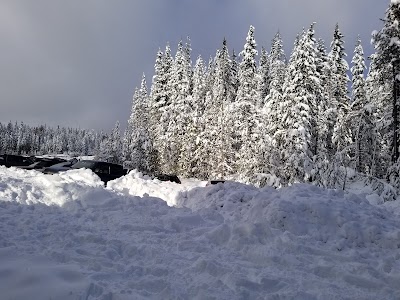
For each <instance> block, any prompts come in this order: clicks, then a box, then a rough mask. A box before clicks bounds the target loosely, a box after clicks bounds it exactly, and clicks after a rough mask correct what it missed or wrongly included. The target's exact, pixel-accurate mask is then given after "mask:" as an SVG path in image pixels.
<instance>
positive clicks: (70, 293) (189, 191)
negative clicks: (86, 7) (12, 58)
mask: <svg viewBox="0 0 400 300" xmlns="http://www.w3.org/2000/svg"><path fill="white" fill-rule="evenodd" d="M369 196H371V195H369ZM398 202H399V201H396V202H392V203H388V204H383V205H374V204H370V203H369V202H368V201H367V197H366V196H365V195H358V196H357V195H354V194H344V193H343V192H340V191H332V190H323V189H320V188H317V187H313V186H310V185H305V184H303V185H296V186H292V187H289V188H284V189H281V190H275V189H273V188H264V189H257V188H254V187H251V186H246V185H243V184H239V183H227V184H218V185H216V186H207V187H206V186H205V182H199V181H188V180H186V181H184V182H183V184H182V185H178V184H175V183H169V182H160V181H158V180H150V179H148V178H146V177H143V176H141V174H139V173H135V172H131V173H130V174H128V175H127V176H125V177H122V178H120V179H117V180H115V181H113V182H110V183H109V184H108V186H107V188H104V187H103V184H102V182H100V181H99V179H98V177H97V176H96V175H94V174H93V173H92V172H91V171H89V170H72V171H68V172H65V173H61V174H58V175H43V174H41V173H39V172H36V171H25V170H20V169H16V168H10V169H6V168H4V167H0V299H1V300H8V299H13V300H19V299H33V300H35V299H40V300H41V299H61V300H63V299H74V300H75V299H104V300H105V299H108V300H110V299H304V300H311V299H324V300H326V299H328V300H329V299H352V300H354V299H374V300H375V299H382V300H390V299H400V218H399V217H400V204H399V203H398Z"/></svg>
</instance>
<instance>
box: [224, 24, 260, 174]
mask: <svg viewBox="0 0 400 300" xmlns="http://www.w3.org/2000/svg"><path fill="white" fill-rule="evenodd" d="M256 47H257V44H256V41H255V39H254V27H253V26H250V29H249V32H248V34H247V38H246V43H245V45H244V49H243V51H242V52H241V53H240V55H241V56H242V61H241V62H240V64H239V87H238V92H237V96H236V100H235V101H234V102H232V103H231V105H230V107H229V110H228V112H227V115H228V116H229V119H228V120H227V124H228V129H229V132H228V135H229V136H230V138H232V139H233V143H232V147H233V151H235V152H236V159H235V164H236V166H235V165H233V169H234V170H235V171H237V172H238V173H240V174H242V176H245V177H246V176H248V174H254V173H258V172H259V170H260V168H261V166H260V165H263V164H264V161H263V145H264V141H263V139H262V138H263V136H262V134H261V128H262V122H261V115H260V111H259V110H257V109H256V104H257V65H256V60H255V58H256V56H257V54H258V52H257V49H256Z"/></svg>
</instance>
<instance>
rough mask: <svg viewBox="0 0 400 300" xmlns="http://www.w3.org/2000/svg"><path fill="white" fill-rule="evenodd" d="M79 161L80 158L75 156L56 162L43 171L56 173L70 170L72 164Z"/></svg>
mask: <svg viewBox="0 0 400 300" xmlns="http://www.w3.org/2000/svg"><path fill="white" fill-rule="evenodd" d="M77 162H78V160H77V159H76V158H74V159H71V160H69V161H65V162H61V163H58V164H54V165H52V166H50V167H47V168H44V170H43V173H44V174H55V173H58V172H62V171H68V170H71V167H72V165H74V164H76V163H77Z"/></svg>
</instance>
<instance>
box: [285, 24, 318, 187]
mask: <svg viewBox="0 0 400 300" xmlns="http://www.w3.org/2000/svg"><path fill="white" fill-rule="evenodd" d="M316 61H317V53H316V48H315V38H314V24H312V25H311V26H310V28H309V29H308V31H307V32H306V33H305V34H304V35H303V36H302V38H301V39H300V41H299V43H298V45H297V46H296V47H295V49H294V50H293V53H292V55H291V57H290V61H289V65H288V72H287V78H286V80H285V84H284V92H283V99H284V103H283V106H282V110H284V111H285V112H287V113H284V114H283V119H282V121H283V124H284V125H283V126H284V130H285V133H284V136H285V139H284V140H283V145H282V148H281V149H282V152H283V155H282V156H283V161H284V166H283V169H282V171H283V172H282V173H281V176H282V178H284V180H285V181H286V182H288V183H293V182H299V181H300V182H302V181H308V180H311V179H312V169H313V155H315V153H313V151H314V149H315V144H314V143H315V142H316V134H317V130H316V122H315V120H316V117H317V113H318V110H317V105H318V104H317V103H316V101H317V99H318V96H319V95H320V94H321V85H320V74H319V73H318V71H317V65H316Z"/></svg>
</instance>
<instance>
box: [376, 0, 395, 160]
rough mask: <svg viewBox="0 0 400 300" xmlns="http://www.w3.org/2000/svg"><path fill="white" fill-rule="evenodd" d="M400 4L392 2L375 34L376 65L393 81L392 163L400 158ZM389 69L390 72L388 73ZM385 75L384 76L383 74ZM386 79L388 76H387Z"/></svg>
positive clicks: (391, 117)
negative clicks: (380, 27) (381, 25)
mask: <svg viewBox="0 0 400 300" xmlns="http://www.w3.org/2000/svg"><path fill="white" fill-rule="evenodd" d="M399 23H400V2H399V1H395V0H392V1H391V3H390V5H389V8H388V9H387V10H386V15H385V18H384V25H383V28H382V29H381V30H380V31H378V32H375V33H374V35H373V42H374V45H375V50H376V57H375V63H376V67H377V69H378V70H379V72H382V73H388V75H389V74H390V73H391V74H390V75H391V76H388V78H385V79H386V80H388V81H392V82H393V85H392V99H391V101H390V102H391V103H387V106H388V107H389V109H390V110H391V116H390V119H389V120H390V122H389V124H387V125H388V128H387V129H388V130H389V131H390V132H391V133H392V138H391V144H390V146H389V147H390V154H391V160H392V162H396V161H397V160H398V159H399V156H400V149H399V147H400V134H399V128H400V126H399V123H400V107H399V105H400V104H399V103H398V102H399V100H398V99H397V98H400V83H399V81H400V59H399V57H400V25H399ZM388 67H390V69H391V70H390V71H391V72H390V71H389V72H388V69H387V68H388ZM382 75H383V74H382ZM385 77H386V76H385Z"/></svg>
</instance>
